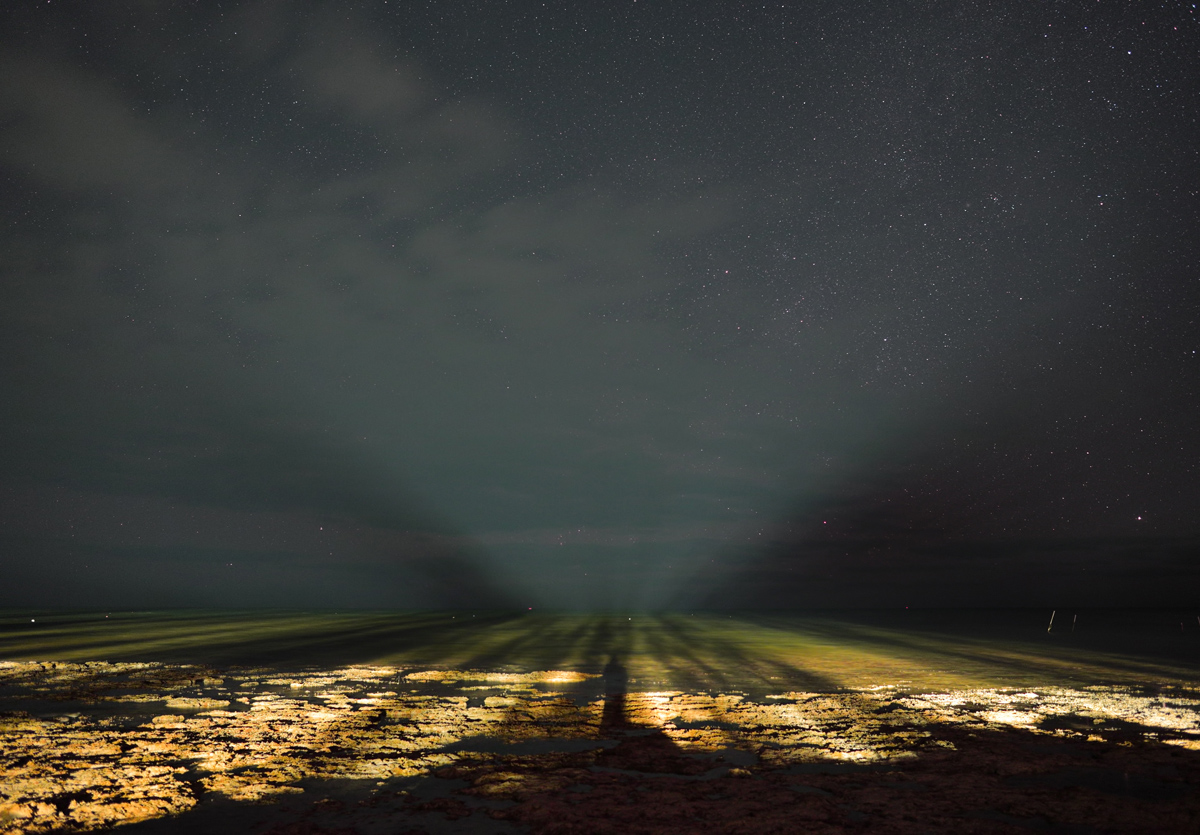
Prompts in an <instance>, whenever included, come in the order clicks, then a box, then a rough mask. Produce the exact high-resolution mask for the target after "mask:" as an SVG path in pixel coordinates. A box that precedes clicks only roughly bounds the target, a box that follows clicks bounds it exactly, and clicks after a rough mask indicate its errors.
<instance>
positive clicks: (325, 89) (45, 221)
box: [0, 0, 1200, 609]
mask: <svg viewBox="0 0 1200 835" xmlns="http://www.w3.org/2000/svg"><path fill="white" fill-rule="evenodd" d="M0 16H2V18H0V183H2V186H0V187H2V188H3V193H4V194H5V198H4V200H3V201H0V218H2V224H0V236H2V237H0V292H2V295H0V351H2V352H3V353H2V356H3V359H2V361H0V436H2V437H3V438H4V444H3V448H2V451H0V567H2V569H3V574H4V575H5V580H4V582H3V583H0V605H3V606H10V607H13V606H16V607H37V606H40V607H50V606H59V607H93V608H95V607H126V608H146V607H170V606H232V607H258V606H271V607H276V606H295V607H328V608H339V607H389V608H414V607H458V606H471V607H481V606H483V607H510V606H511V607H520V608H522V609H524V608H527V607H534V608H536V609H544V608H603V609H611V608H616V609H662V608H673V607H683V608H687V607H717V608H719V607H739V608H755V607H762V608H788V607H798V608H804V607H818V606H905V605H913V606H989V605H995V606H1020V605H1029V606H1055V605H1063V606H1067V605H1071V606H1114V605H1182V604H1184V603H1190V602H1192V601H1193V600H1194V593H1195V590H1196V588H1197V584H1198V582H1200V513H1197V510H1198V508H1200V487H1198V476H1200V470H1198V467H1197V463H1198V462H1200V355H1198V354H1197V350H1200V330H1198V327H1197V324H1198V323H1197V318H1198V316H1200V281H1198V279H1200V231H1198V230H1200V74H1198V73H1197V71H1196V68H1197V66H1200V12H1198V11H1197V8H1196V5H1195V4H1192V3H1179V2H1164V3H1159V4H1132V5H1131V4H1128V3H1123V2H1110V0H1103V2H1094V1H1089V2H1082V0H1081V2H1046V3H1019V2H1008V3H1005V2H998V3H988V2H898V3H893V4H886V5H884V6H879V5H878V4H876V5H871V4H861V3H849V2H845V0H837V2H819V1H818V2H805V3H791V2H778V1H777V2H774V3H770V4H758V3H756V4H740V3H729V2H718V3H686V4H685V3H678V2H665V0H623V2H616V0H612V2H610V1H609V0H603V2H597V3H578V2H553V1H552V0H548V1H547V2H545V3H542V2H481V0H457V1H456V2H440V1H436V0H434V1H431V2H417V1H416V0H414V1H413V2H399V1H398V0H391V2H382V0H381V1H380V2H365V3H327V4H326V3H313V2H286V1H285V0H258V1H257V2H249V3H216V2H214V3H203V4H182V5H180V4H169V3H163V2H153V1H152V0H147V1H146V2H128V3H104V4H92V3H83V2H79V3H66V2H57V0H55V2H47V3H39V4H34V3H28V4H24V3H22V4H5V8H4V9H3V11H2V12H0Z"/></svg>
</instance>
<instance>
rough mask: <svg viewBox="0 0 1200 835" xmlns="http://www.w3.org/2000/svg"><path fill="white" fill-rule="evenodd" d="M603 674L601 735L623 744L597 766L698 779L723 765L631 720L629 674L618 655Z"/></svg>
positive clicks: (611, 658)
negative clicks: (690, 751)
mask: <svg viewBox="0 0 1200 835" xmlns="http://www.w3.org/2000/svg"><path fill="white" fill-rule="evenodd" d="M602 675H603V678H604V709H603V710H602V711H601V713H600V735H601V736H603V737H608V738H610V739H611V738H614V737H615V738H617V739H619V740H620V741H619V742H618V744H617V746H616V747H615V748H607V749H604V750H602V751H600V752H598V754H597V757H596V765H598V766H600V767H601V768H612V769H617V770H620V771H637V772H642V773H651V774H675V775H686V776H697V775H700V774H703V773H705V772H707V771H710V770H711V769H712V768H713V767H714V766H716V765H718V764H719V763H720V761H721V758H720V757H717V758H715V759H714V758H712V757H707V756H704V757H698V756H696V755H694V754H689V753H687V752H685V751H684V750H683V749H682V748H680V747H679V746H678V745H677V744H675V741H674V740H673V739H671V737H670V736H668V735H667V733H666V731H665V730H664V729H663V728H656V727H653V726H650V725H644V724H642V723H640V722H636V721H634V720H632V719H631V718H630V717H629V714H628V703H627V695H628V692H629V671H628V670H627V669H626V668H625V665H624V664H622V663H621V658H620V656H619V655H617V654H615V653H614V654H613V655H611V656H609V659H608V663H607V664H605V665H604V671H603V674H602Z"/></svg>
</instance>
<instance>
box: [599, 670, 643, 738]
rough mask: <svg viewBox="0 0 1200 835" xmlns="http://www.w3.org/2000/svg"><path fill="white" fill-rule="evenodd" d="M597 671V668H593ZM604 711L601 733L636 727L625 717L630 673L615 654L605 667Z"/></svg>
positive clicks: (601, 718) (601, 720)
mask: <svg viewBox="0 0 1200 835" xmlns="http://www.w3.org/2000/svg"><path fill="white" fill-rule="evenodd" d="M593 669H595V668H593ZM602 675H603V678H604V710H603V711H602V712H601V714H600V731H601V732H602V733H604V732H612V731H620V730H629V729H630V728H632V727H634V726H633V724H632V723H631V722H630V721H629V719H628V717H627V716H626V715H625V711H626V707H625V696H626V694H627V693H628V692H629V671H628V670H627V669H625V665H624V664H622V663H621V657H620V656H619V655H617V654H615V653H614V654H613V655H611V656H610V657H609V659H608V663H607V664H605V665H604V672H603V674H602Z"/></svg>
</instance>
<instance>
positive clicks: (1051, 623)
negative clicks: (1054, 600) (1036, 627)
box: [1046, 609, 1058, 632]
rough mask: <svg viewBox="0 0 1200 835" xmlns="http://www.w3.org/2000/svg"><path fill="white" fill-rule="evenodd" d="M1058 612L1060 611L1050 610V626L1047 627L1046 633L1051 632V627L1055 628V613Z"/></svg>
mask: <svg viewBox="0 0 1200 835" xmlns="http://www.w3.org/2000/svg"><path fill="white" fill-rule="evenodd" d="M1057 611H1058V609H1051V610H1050V626H1047V627H1046V631H1047V632H1049V631H1050V627H1051V626H1054V613H1055V612H1057Z"/></svg>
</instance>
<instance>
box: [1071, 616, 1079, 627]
mask: <svg viewBox="0 0 1200 835" xmlns="http://www.w3.org/2000/svg"><path fill="white" fill-rule="evenodd" d="M1078 620H1079V613H1078V612H1076V613H1075V617H1073V618H1071V631H1072V632H1074V631H1075V622H1076V621H1078Z"/></svg>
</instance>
